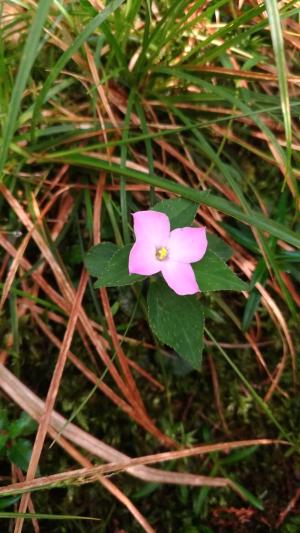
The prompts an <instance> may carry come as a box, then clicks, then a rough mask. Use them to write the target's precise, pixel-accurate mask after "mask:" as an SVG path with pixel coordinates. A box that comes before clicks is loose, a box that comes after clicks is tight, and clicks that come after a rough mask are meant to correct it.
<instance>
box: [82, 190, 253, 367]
mask: <svg viewBox="0 0 300 533" xmlns="http://www.w3.org/2000/svg"><path fill="white" fill-rule="evenodd" d="M197 208H198V206H197V204H195V203H194V202H190V201H189V200H184V199H174V200H173V199H172V200H163V201H161V202H159V203H157V204H156V205H155V206H154V208H153V212H154V211H156V212H159V213H164V214H165V215H167V217H165V220H167V221H168V220H169V222H170V228H171V230H176V229H177V228H181V229H182V230H187V231H189V230H190V229H191V228H188V227H187V226H190V225H191V224H192V222H193V220H194V218H195V215H196V212H197ZM143 213H147V212H143ZM141 214H142V212H141ZM142 222H143V221H142ZM183 226H185V227H184V228H183ZM144 229H145V230H146V229H147V228H146V227H145V228H144ZM148 229H149V228H148ZM142 230H143V228H142ZM142 230H141V231H142ZM199 231H200V233H202V231H201V230H199ZM142 233H143V231H142ZM144 233H145V232H144ZM146 233H149V232H147V231H146ZM155 233H156V239H158V241H159V240H160V238H161V236H160V235H159V228H155V227H154V228H153V233H152V237H153V235H155ZM172 233H173V231H171V234H170V235H172ZM148 237H149V238H150V236H148V235H145V239H144V240H146V241H147V238H148ZM176 239H177V237H176ZM193 239H194V238H193ZM177 240H178V239H177ZM170 243H171V240H170ZM141 244H142V248H143V249H145V250H146V252H145V257H137V258H136V259H135V263H136V265H139V266H140V264H141V263H142V266H143V268H142V271H143V272H144V274H155V273H158V271H159V272H160V271H161V272H162V275H163V278H164V280H163V279H159V278H154V279H152V278H151V279H150V283H149V286H148V297H147V304H148V320H149V325H150V327H151V329H152V331H153V333H154V335H155V336H156V337H158V339H159V340H160V341H161V342H163V343H164V344H167V345H168V346H170V347H171V348H173V349H174V350H175V351H176V352H177V353H178V355H179V356H180V357H182V358H183V359H184V360H185V361H187V363H188V364H189V365H190V366H191V367H193V368H195V369H198V370H199V369H200V367H201V359H202V351H203V332H204V310H203V306H202V303H201V301H200V299H199V298H198V295H199V290H200V291H201V293H200V294H202V293H203V294H205V293H208V292H211V291H219V290H231V291H242V290H247V288H248V285H247V284H246V283H245V282H244V281H242V280H241V279H239V278H238V277H237V276H236V274H234V272H233V271H232V270H231V269H230V268H229V267H228V266H227V265H226V260H228V259H229V257H230V255H231V249H230V247H229V246H228V245H226V243H224V242H223V241H222V239H220V238H217V237H216V236H215V235H208V236H207V242H205V247H204V248H205V249H203V252H204V253H203V252H202V253H201V254H200V255H201V256H202V257H201V258H200V260H198V259H199V257H196V259H192V261H188V262H187V263H183V262H182V260H181V262H178V261H173V262H172V261H169V258H168V257H167V255H168V250H167V248H165V247H163V248H161V249H159V250H158V252H159V253H161V251H163V252H164V254H165V255H166V257H164V258H165V259H166V260H167V261H169V263H172V264H171V267H172V268H171V270H172V276H171V277H170V275H169V274H170V273H169V271H168V270H167V272H165V270H164V268H165V267H164V266H162V267H161V268H160V265H163V263H164V261H163V260H162V258H160V257H158V256H157V255H156V258H155V254H154V256H153V258H151V257H150V258H148V255H149V247H148V245H147V242H146V243H144V244H143V242H142V243H141ZM148 244H149V246H150V245H151V243H148ZM194 244H195V245H196V243H194ZM134 246H136V245H134ZM153 246H154V245H153ZM203 246H204V245H203ZM206 246H207V247H206ZM180 247H181V248H182V247H183V248H186V246H185V245H184V242H183V243H181V244H180V246H179V245H178V246H177V252H178V253H179V252H180ZM191 247H193V245H192V244H191ZM191 247H190V248H191ZM200 248H201V245H200ZM178 249H179V250H178ZM132 250H133V246H132V245H131V244H128V245H126V246H123V247H121V248H119V247H117V246H116V245H115V244H113V243H110V242H108V243H103V244H99V245H97V246H94V247H93V248H92V249H91V250H90V251H89V252H88V254H87V256H86V259H85V264H86V267H87V269H88V271H89V273H90V274H91V275H92V276H95V277H97V278H98V280H97V281H96V283H95V287H96V288H100V287H116V286H117V287H120V286H124V285H132V284H134V283H136V282H139V281H143V280H144V279H145V276H144V275H140V274H135V273H130V269H131V267H130V262H133V261H132ZM147 250H148V251H147ZM171 251H172V250H171ZM175 251H176V250H175ZM175 251H174V250H173V253H175ZM181 252H182V249H181ZM190 253H191V250H189V251H188V253H187V255H190ZM196 255H197V254H196ZM151 261H152V263H153V264H154V263H155V264H154V266H153V265H152V264H151V265H150V267H151V266H153V268H154V270H153V268H152V270H151V268H150V270H151V272H150V270H149V262H151ZM193 261H194V262H193ZM173 263H174V265H175V266H176V265H177V266H178V265H180V268H182V265H184V267H185V268H186V267H188V268H189V269H190V271H187V273H186V275H187V276H190V277H191V276H192V277H193V279H192V280H191V283H189V282H188V281H187V280H186V278H185V271H184V272H183V273H182V272H181V270H179V271H178V272H177V270H176V269H175V272H174V267H173ZM190 263H191V264H190ZM155 267H157V268H155ZM136 268H137V269H138V267H137V266H136ZM138 270H139V269H138ZM131 271H132V269H131ZM135 272H136V270H135ZM165 281H167V283H165ZM191 284H192V289H191ZM174 287H175V288H174Z"/></svg>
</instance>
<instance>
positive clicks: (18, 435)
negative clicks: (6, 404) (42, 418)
mask: <svg viewBox="0 0 300 533" xmlns="http://www.w3.org/2000/svg"><path fill="white" fill-rule="evenodd" d="M35 430H36V423H35V421H34V420H33V419H32V418H31V417H30V416H29V415H28V414H27V413H25V412H23V413H22V414H21V415H20V417H19V418H18V419H17V420H14V421H10V420H9V418H8V414H7V411H6V410H5V409H1V410H0V454H1V457H2V458H3V457H6V458H7V459H8V460H9V461H10V462H11V463H13V464H15V465H16V466H18V467H19V468H21V470H24V471H26V470H27V468H28V464H29V460H30V456H31V452H32V444H31V441H30V440H29V439H26V438H24V437H28V436H29V435H31V434H32V433H33V432H34V431H35Z"/></svg>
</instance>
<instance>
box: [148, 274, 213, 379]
mask: <svg viewBox="0 0 300 533" xmlns="http://www.w3.org/2000/svg"><path fill="white" fill-rule="evenodd" d="M148 316H149V324H150V327H151V329H152V331H153V333H154V334H155V335H156V336H157V337H158V338H159V340H160V341H161V342H163V343H164V344H167V345H168V346H170V347H171V348H173V349H174V350H175V351H176V352H177V353H178V355H180V357H182V358H183V359H184V360H185V361H187V362H188V363H189V364H190V365H191V366H192V367H193V368H195V369H197V370H199V369H200V366H201V360H202V350H203V328H204V314H203V309H202V305H201V304H200V302H199V301H198V300H197V298H196V297H195V296H178V295H177V294H175V292H174V291H172V290H171V289H170V288H169V287H168V286H167V285H166V283H165V282H164V281H163V280H159V281H155V282H154V283H151V285H150V288H149V291H148Z"/></svg>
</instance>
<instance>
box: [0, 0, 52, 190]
mask: <svg viewBox="0 0 300 533" xmlns="http://www.w3.org/2000/svg"><path fill="white" fill-rule="evenodd" d="M51 4H52V0H43V2H38V7H37V10H36V14H35V17H34V20H33V23H32V25H31V28H30V31H29V33H28V37H27V40H26V43H25V46H24V50H23V54H22V58H21V61H20V66H19V70H18V74H17V77H16V81H15V84H14V87H13V91H12V96H11V100H10V104H9V109H8V114H7V119H6V122H5V126H4V130H3V139H2V150H1V153H0V181H2V180H3V175H2V171H3V168H4V165H5V162H6V158H7V155H8V150H9V145H10V142H11V140H12V137H13V134H14V131H15V130H16V124H17V119H18V113H19V109H20V105H21V101H22V96H23V92H24V89H25V87H26V83H27V80H28V77H29V74H30V71H31V68H32V65H33V63H34V60H35V57H36V53H37V49H38V44H39V40H40V36H41V33H42V30H43V26H44V23H45V21H46V19H47V15H48V12H49V9H50V7H51Z"/></svg>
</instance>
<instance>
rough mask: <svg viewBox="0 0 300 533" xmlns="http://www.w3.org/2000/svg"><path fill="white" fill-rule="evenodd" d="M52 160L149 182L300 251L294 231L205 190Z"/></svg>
mask: <svg viewBox="0 0 300 533" xmlns="http://www.w3.org/2000/svg"><path fill="white" fill-rule="evenodd" d="M43 161H48V159H47V158H46V157H43V158H42V157H41V158H40V159H39V162H43ZM51 161H57V162H63V163H68V164H71V165H75V166H79V167H84V168H93V169H95V170H100V169H102V170H105V171H106V172H111V173H113V174H116V175H117V176H119V175H120V174H121V175H124V176H126V177H127V178H130V179H133V180H134V181H138V182H141V183H148V184H149V185H153V186H154V187H159V188H162V189H165V190H166V191H170V192H173V193H175V194H178V195H180V196H182V197H183V198H186V199H187V200H192V201H194V202H198V203H203V204H205V205H208V206H209V207H213V208H215V209H217V210H219V211H221V212H222V213H224V214H226V215H229V216H231V217H233V218H236V219H237V220H240V221H241V222H244V223H245V224H250V225H252V226H254V227H255V228H258V229H260V230H262V231H266V232H268V233H270V235H274V237H277V239H282V240H283V241H286V242H288V243H289V244H291V245H292V246H295V247H296V248H300V236H299V234H298V233H296V232H295V231H293V230H291V229H289V228H287V227H286V226H284V225H283V224H280V223H278V222H276V221H275V220H273V219H270V218H267V217H265V216H264V215H262V214H261V213H259V212H256V211H254V210H253V209H251V210H250V211H249V213H244V212H243V211H242V210H241V209H240V207H238V206H237V205H235V204H234V203H233V202H230V201H229V200H226V199H225V198H221V197H219V196H217V195H215V194H211V193H209V192H207V191H197V190H195V189H192V188H191V187H186V186H184V185H180V184H178V183H175V182H172V181H171V180H168V179H166V178H161V177H160V176H156V175H155V174H146V173H144V172H139V171H137V170H134V169H132V168H128V167H126V168H121V167H120V166H119V165H116V164H113V163H109V162H107V161H105V160H103V159H100V158H98V157H93V156H89V155H81V154H71V155H69V156H68V155H65V156H59V157H57V158H55V155H54V154H53V155H52V156H51Z"/></svg>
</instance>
